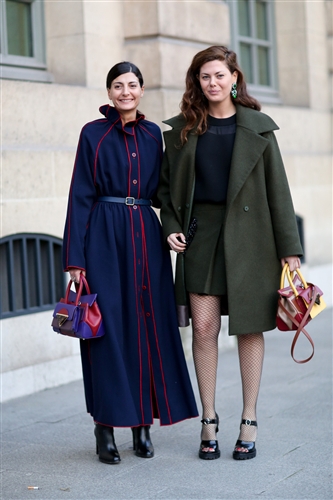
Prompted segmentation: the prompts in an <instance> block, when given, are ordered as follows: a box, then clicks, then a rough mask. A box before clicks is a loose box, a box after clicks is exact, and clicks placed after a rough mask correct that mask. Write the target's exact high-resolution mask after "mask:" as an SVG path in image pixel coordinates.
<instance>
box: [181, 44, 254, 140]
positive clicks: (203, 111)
mask: <svg viewBox="0 0 333 500" xmlns="http://www.w3.org/2000/svg"><path fill="white" fill-rule="evenodd" d="M216 60H218V61H222V62H223V63H224V64H225V65H226V66H227V67H228V69H229V71H230V73H234V71H237V73H238V75H237V97H236V99H233V102H235V103H237V104H241V105H242V106H245V107H247V108H252V109H256V110H257V111H260V109H261V106H260V104H259V102H258V101H257V100H256V99H255V98H254V97H251V96H250V95H249V94H248V92H247V89H246V83H245V79H244V74H243V72H242V70H241V69H240V67H239V65H238V62H237V56H236V53H235V52H233V51H232V50H229V49H228V48H227V47H224V46H217V45H213V46H212V47H209V48H208V49H205V50H202V51H201V52H198V53H197V54H196V55H195V56H194V58H193V60H192V63H191V66H190V67H189V69H188V70H187V74H186V80H185V84H186V89H185V92H184V95H183V98H182V101H181V103H180V109H181V111H182V114H183V115H184V117H185V120H186V125H185V127H184V128H183V130H182V131H181V136H180V137H181V144H182V145H184V144H185V142H187V136H188V133H189V131H190V130H192V129H193V128H194V127H196V133H197V134H198V135H201V134H203V133H204V132H206V130H207V115H208V101H207V99H206V97H205V96H204V95H203V93H202V91H201V87H200V83H199V79H198V76H199V74H200V69H201V67H202V66H203V65H204V64H206V63H207V62H210V61H216ZM230 90H231V89H230Z"/></svg>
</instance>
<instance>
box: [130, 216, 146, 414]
mask: <svg viewBox="0 0 333 500" xmlns="http://www.w3.org/2000/svg"><path fill="white" fill-rule="evenodd" d="M129 213H130V219H131V232H132V245H133V261H134V262H133V264H134V290H135V298H136V314H137V318H138V348H139V365H140V407H141V418H142V422H144V411H143V400H142V353H141V341H140V334H141V330H140V314H139V304H138V284H137V279H136V272H135V269H136V251H135V241H134V226H133V212H132V209H131V208H130V207H129Z"/></svg>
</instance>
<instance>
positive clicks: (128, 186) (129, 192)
mask: <svg viewBox="0 0 333 500" xmlns="http://www.w3.org/2000/svg"><path fill="white" fill-rule="evenodd" d="M124 141H125V146H126V151H127V158H128V166H129V172H128V185H127V196H131V175H132V162H131V156H130V152H129V148H128V142H127V137H126V135H124Z"/></svg>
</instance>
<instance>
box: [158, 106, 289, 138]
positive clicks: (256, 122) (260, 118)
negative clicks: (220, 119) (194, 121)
mask: <svg viewBox="0 0 333 500" xmlns="http://www.w3.org/2000/svg"><path fill="white" fill-rule="evenodd" d="M236 113H237V114H236V117H237V126H239V127H243V128H245V129H248V130H252V131H253V132H256V133H257V134H263V133H265V132H271V131H273V130H278V129H279V127H278V126H277V125H276V123H275V122H274V121H273V120H272V118H270V117H269V116H268V115H265V113H261V112H259V111H256V110H254V109H251V108H246V107H245V106H242V105H240V104H236ZM163 123H165V124H166V125H170V127H172V128H173V129H182V128H183V127H185V123H186V122H185V117H184V115H183V114H181V113H180V114H179V115H177V116H173V117H172V118H169V119H168V120H163Z"/></svg>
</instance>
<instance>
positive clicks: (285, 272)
mask: <svg viewBox="0 0 333 500" xmlns="http://www.w3.org/2000/svg"><path fill="white" fill-rule="evenodd" d="M295 272H296V273H297V274H298V276H299V279H300V280H301V282H302V284H303V286H304V288H305V289H306V288H309V285H308V284H307V282H306V280H305V278H304V276H303V274H302V273H301V270H300V269H299V268H297V269H296V271H295ZM286 275H287V279H288V281H289V284H290V286H291V289H292V291H293V292H294V294H295V297H298V295H299V293H298V292H297V289H296V287H295V285H294V282H293V276H292V275H291V273H290V269H289V264H288V262H286V263H285V265H284V266H283V269H282V273H281V282H280V288H281V289H282V288H283V287H284V280H285V276H286Z"/></svg>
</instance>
